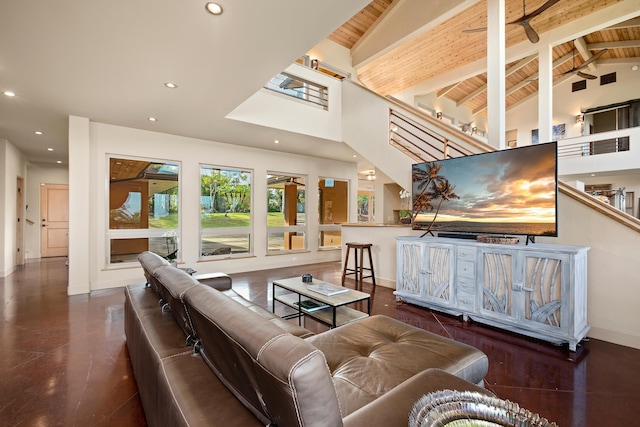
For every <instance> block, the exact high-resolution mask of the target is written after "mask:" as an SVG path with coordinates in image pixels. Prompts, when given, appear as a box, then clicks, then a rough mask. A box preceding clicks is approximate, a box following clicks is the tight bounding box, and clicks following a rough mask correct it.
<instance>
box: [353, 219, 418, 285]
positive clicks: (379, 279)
mask: <svg viewBox="0 0 640 427" xmlns="http://www.w3.org/2000/svg"><path fill="white" fill-rule="evenodd" d="M422 233H423V232H422V231H413V230H412V229H411V225H409V224H381V223H347V224H342V262H344V257H345V251H346V248H347V247H346V243H347V242H356V243H371V244H373V247H372V248H371V253H372V255H373V268H374V270H375V273H376V283H377V284H378V285H382V286H385V287H388V288H392V289H395V287H396V240H395V239H396V237H398V236H420V235H421V234H422ZM365 258H366V257H365ZM368 263H369V260H367V259H365V261H364V264H365V266H368V265H369V264H368ZM349 265H350V266H352V267H353V253H351V254H350V256H349ZM348 277H350V278H353V276H348ZM370 281H371V279H365V282H370Z"/></svg>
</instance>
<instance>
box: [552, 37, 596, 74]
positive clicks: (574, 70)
mask: <svg viewBox="0 0 640 427" xmlns="http://www.w3.org/2000/svg"><path fill="white" fill-rule="evenodd" d="M606 51H607V49H606V48H605V49H602V50H601V51H599V52H598V53H596V54H595V55H591V57H590V58H589V59H587V60H586V61H584V62H583V63H582V64H580V65H578V66H577V67H576V42H575V40H574V41H573V66H572V67H571V69H570V70H569V71H567V72H566V73H562V75H563V76H564V75H567V74H577V75H578V76H580V77H582V78H583V79H589V80H595V79H597V77H596V76H594V75H592V74H588V73H583V72H582V70H583V69H585V68H587V66H588V65H589V64H591V63H592V62H593V61H597V60H598V59H599V58H600V57H601V56H602V55H604V53H605V52H606Z"/></svg>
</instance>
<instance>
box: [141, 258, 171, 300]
mask: <svg viewBox="0 0 640 427" xmlns="http://www.w3.org/2000/svg"><path fill="white" fill-rule="evenodd" d="M138 261H139V262H140V265H141V266H142V271H143V272H144V277H145V278H146V279H147V283H148V284H149V285H150V286H151V288H152V289H153V290H154V291H156V293H157V294H158V297H159V298H162V294H161V293H160V291H159V290H158V280H157V279H156V276H155V274H154V273H155V271H156V269H158V268H160V267H164V266H167V265H171V264H169V261H167V260H166V259H164V258H162V257H161V256H160V255H158V254H156V253H154V252H151V251H145V252H142V253H141V254H140V255H138Z"/></svg>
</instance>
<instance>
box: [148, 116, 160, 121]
mask: <svg viewBox="0 0 640 427" xmlns="http://www.w3.org/2000/svg"><path fill="white" fill-rule="evenodd" d="M149 121H150V122H157V121H158V119H156V118H155V117H149Z"/></svg>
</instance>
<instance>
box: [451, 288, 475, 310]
mask: <svg viewBox="0 0 640 427" xmlns="http://www.w3.org/2000/svg"><path fill="white" fill-rule="evenodd" d="M456 299H457V300H458V304H457V306H458V308H462V309H469V310H474V308H475V294H474V293H473V292H466V291H463V290H462V289H458V295H457V298H456Z"/></svg>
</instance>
